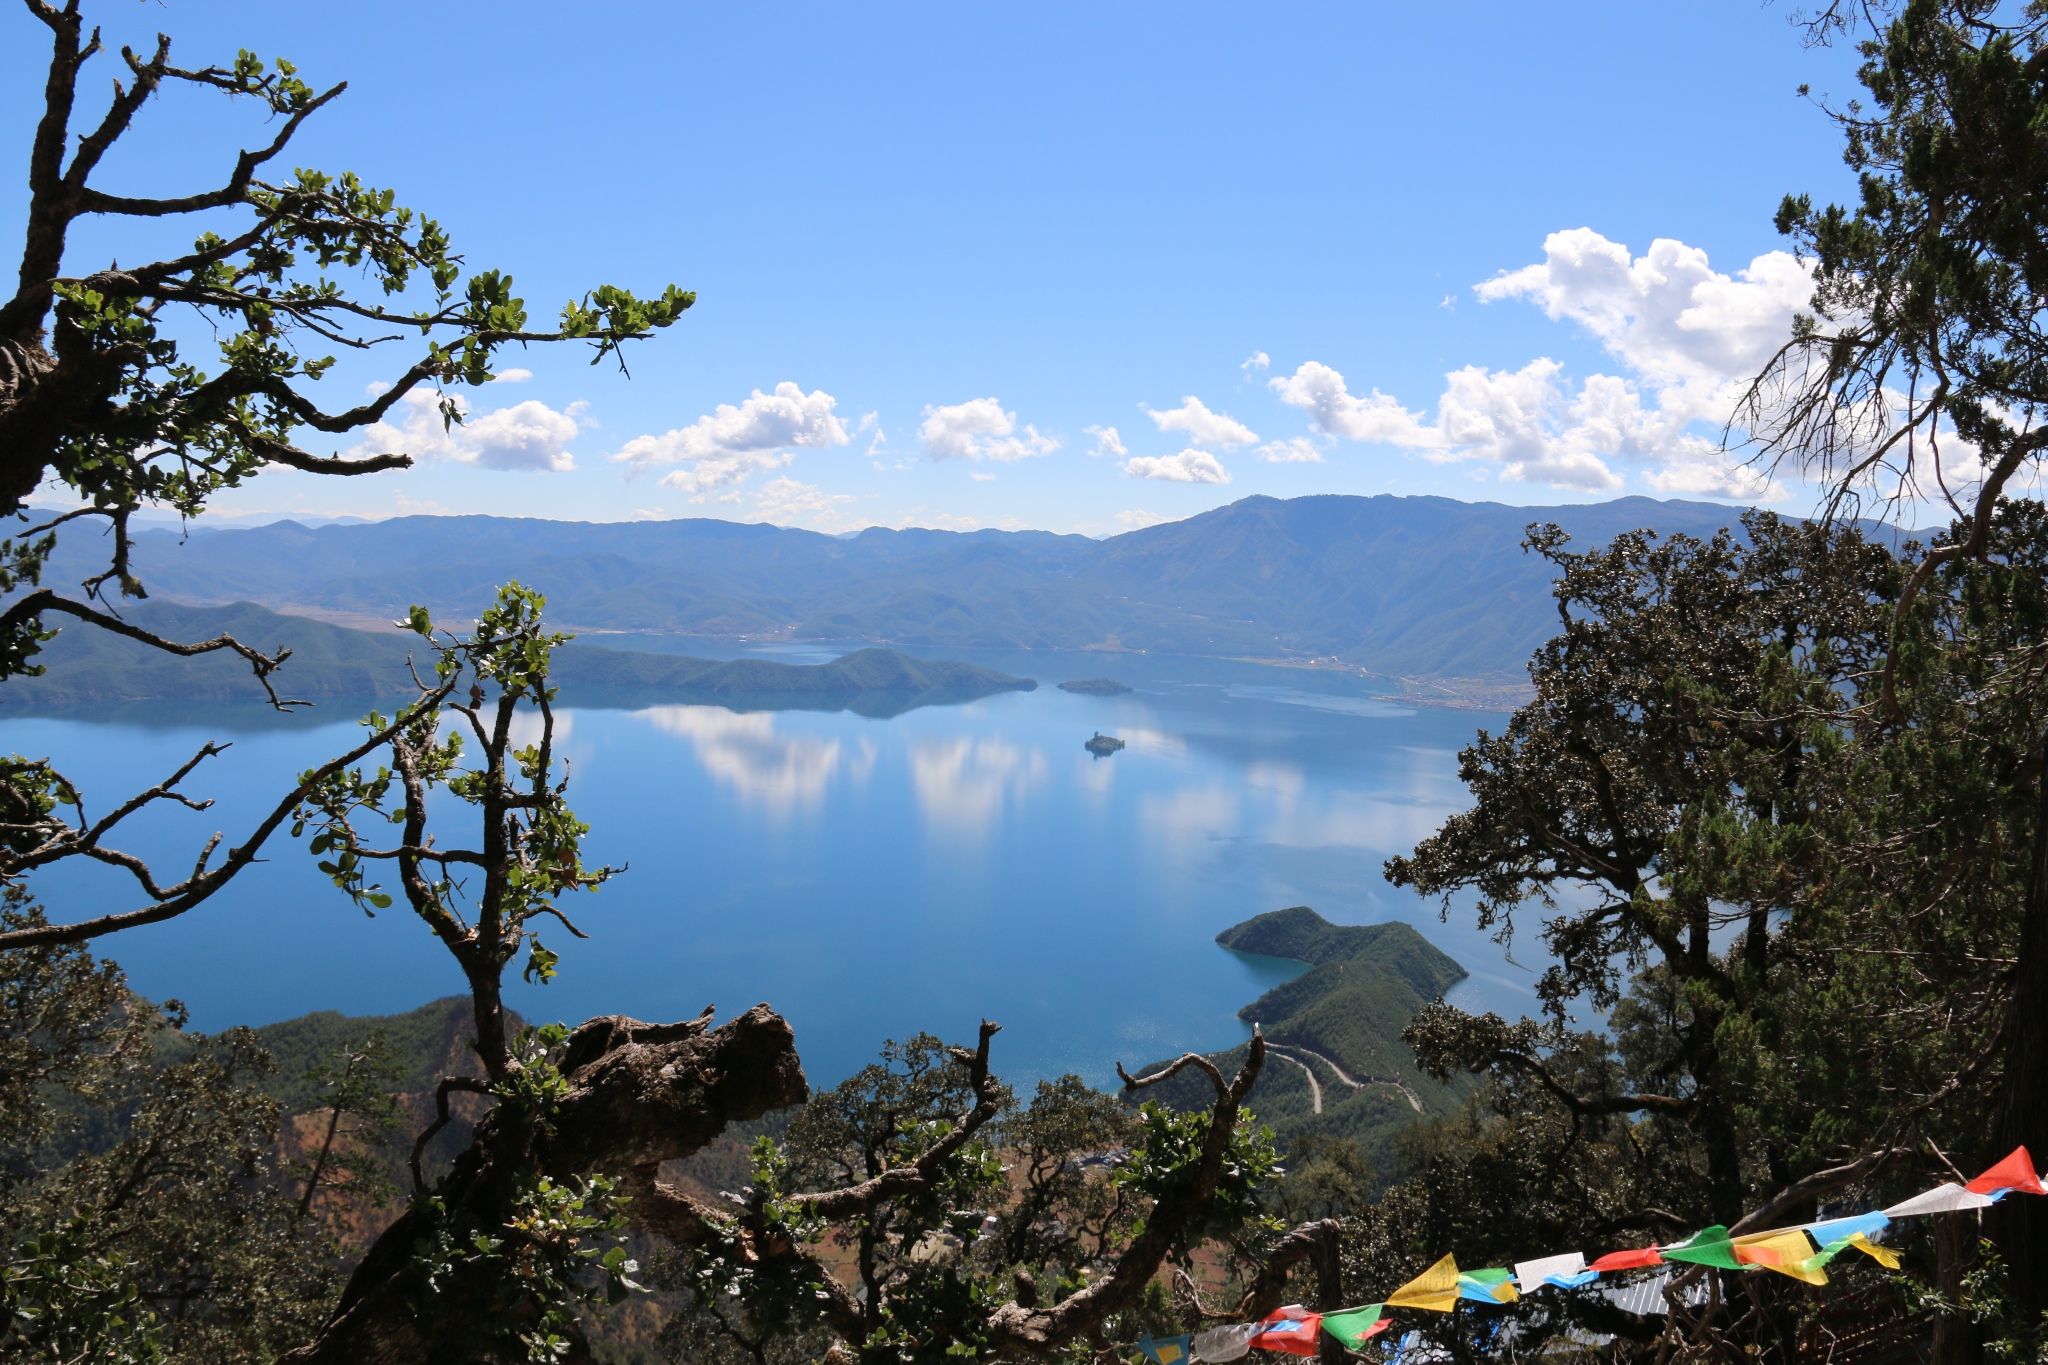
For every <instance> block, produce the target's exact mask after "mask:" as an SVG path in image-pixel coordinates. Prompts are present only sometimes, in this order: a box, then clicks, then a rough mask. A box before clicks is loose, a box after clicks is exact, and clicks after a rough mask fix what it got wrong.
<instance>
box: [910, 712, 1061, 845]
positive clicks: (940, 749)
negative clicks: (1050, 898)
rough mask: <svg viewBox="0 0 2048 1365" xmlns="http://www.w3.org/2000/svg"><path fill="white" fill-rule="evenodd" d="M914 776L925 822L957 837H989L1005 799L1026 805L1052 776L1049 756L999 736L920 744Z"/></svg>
mask: <svg viewBox="0 0 2048 1365" xmlns="http://www.w3.org/2000/svg"><path fill="white" fill-rule="evenodd" d="M910 776H911V781H912V783H913V784H914V785H915V787H916V789H917V804H918V808H919V810H921V811H922V812H923V814H924V818H925V822H926V824H927V825H929V826H931V827H933V828H943V829H945V830H946V831H947V832H949V833H953V834H974V835H981V834H986V833H987V832H988V831H989V829H990V828H991V827H992V826H993V824H994V823H995V819H996V817H997V816H998V815H1000V814H1002V811H1003V805H1004V802H1005V800H1006V799H1007V800H1010V801H1014V802H1017V803H1019V804H1021V803H1022V802H1023V799H1024V797H1025V796H1026V795H1027V794H1028V793H1029V792H1030V790H1031V789H1032V788H1033V787H1036V786H1038V785H1040V784H1041V783H1042V782H1043V781H1044V779H1045V776H1046V762H1045V755H1044V754H1042V753H1040V752H1039V751H1038V750H1037V749H1035V748H1033V749H1020V748H1018V747H1017V746H1016V745H1014V744H1011V743H1009V742H1008V741H1006V740H1003V739H998V738H994V737H991V738H987V739H969V738H967V737H966V736H964V735H961V736H955V737H952V738H947V739H925V740H919V741H918V742H917V743H915V744H913V745H912V746H911V748H910Z"/></svg>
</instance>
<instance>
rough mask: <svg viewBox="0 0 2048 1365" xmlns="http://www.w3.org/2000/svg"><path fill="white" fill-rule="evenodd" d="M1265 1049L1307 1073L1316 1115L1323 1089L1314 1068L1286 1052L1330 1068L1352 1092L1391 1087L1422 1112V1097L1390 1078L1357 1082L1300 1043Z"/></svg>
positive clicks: (1382, 1077) (1321, 1106) (1268, 1045)
mask: <svg viewBox="0 0 2048 1365" xmlns="http://www.w3.org/2000/svg"><path fill="white" fill-rule="evenodd" d="M1266 1049H1267V1051H1269V1052H1272V1053H1274V1054H1275V1055H1277V1056H1281V1057H1286V1058H1287V1060H1288V1061H1290V1062H1293V1063H1294V1064H1295V1065H1296V1066H1298V1067H1300V1068H1301V1069H1302V1070H1303V1071H1306V1072H1308V1083H1309V1085H1310V1087H1312V1088H1313V1090H1314V1091H1315V1098H1316V1112H1317V1113H1318V1114H1320V1113H1322V1112H1323V1087H1322V1086H1321V1084H1319V1083H1318V1082H1317V1080H1316V1073H1315V1070H1314V1068H1312V1067H1310V1066H1309V1064H1308V1063H1307V1062H1304V1061H1303V1060H1301V1058H1300V1057H1290V1056H1288V1052H1300V1053H1304V1054H1306V1055H1308V1056H1310V1057H1313V1058H1315V1059H1316V1060H1317V1061H1319V1062H1321V1063H1322V1064H1323V1065H1324V1066H1327V1067H1328V1068H1330V1070H1331V1071H1332V1072H1334V1073H1336V1076H1337V1079H1338V1080H1340V1081H1342V1082H1343V1083H1344V1084H1346V1085H1348V1086H1350V1087H1351V1088H1352V1089H1353V1090H1363V1089H1364V1088H1365V1087H1366V1086H1368V1085H1391V1086H1393V1087H1394V1089H1396V1090H1398V1091H1400V1092H1401V1094H1402V1095H1403V1096H1404V1097H1406V1099H1407V1101H1408V1107H1409V1108H1411V1109H1413V1110H1414V1111H1415V1112H1416V1113H1418V1114H1420V1113H1422V1112H1423V1109H1422V1097H1421V1096H1420V1095H1417V1094H1416V1093H1415V1092H1414V1091H1413V1090H1410V1089H1409V1088H1408V1087H1407V1086H1405V1085H1403V1084H1402V1083H1401V1082H1399V1081H1397V1080H1395V1079H1394V1078H1393V1077H1391V1076H1367V1077H1366V1078H1365V1079H1364V1080H1359V1079H1357V1078H1356V1077H1354V1076H1352V1075H1351V1074H1350V1073H1348V1072H1346V1071H1345V1070H1344V1068H1343V1067H1341V1066H1339V1065H1337V1063H1336V1060H1335V1059H1334V1058H1332V1057H1330V1056H1328V1055H1326V1054H1324V1053H1321V1052H1318V1051H1316V1050H1315V1049H1314V1048H1312V1047H1303V1046H1302V1045H1301V1044H1300V1043H1274V1042H1268V1043H1267V1044H1266Z"/></svg>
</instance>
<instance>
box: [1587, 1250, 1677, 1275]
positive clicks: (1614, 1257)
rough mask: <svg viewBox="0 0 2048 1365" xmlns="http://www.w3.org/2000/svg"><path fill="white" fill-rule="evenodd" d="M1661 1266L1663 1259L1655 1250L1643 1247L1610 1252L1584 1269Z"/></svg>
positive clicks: (1630, 1268)
mask: <svg viewBox="0 0 2048 1365" xmlns="http://www.w3.org/2000/svg"><path fill="white" fill-rule="evenodd" d="M1662 1264H1664V1258H1663V1257H1662V1256H1660V1255H1659V1254H1658V1253H1657V1248H1655V1247H1644V1248H1642V1249H1641V1250H1639V1251H1610V1252H1608V1253H1607V1254H1606V1255H1605V1256H1602V1257H1601V1258H1600V1259H1599V1260H1597V1261H1595V1262H1593V1264H1591V1265H1589V1266H1587V1267H1586V1269H1588V1270H1635V1269H1637V1268H1638V1267H1641V1266H1646V1265H1662Z"/></svg>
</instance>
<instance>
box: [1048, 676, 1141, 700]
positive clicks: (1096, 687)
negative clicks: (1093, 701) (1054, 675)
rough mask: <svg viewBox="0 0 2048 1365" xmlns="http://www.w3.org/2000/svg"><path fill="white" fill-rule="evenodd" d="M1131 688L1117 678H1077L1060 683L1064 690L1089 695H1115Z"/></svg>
mask: <svg viewBox="0 0 2048 1365" xmlns="http://www.w3.org/2000/svg"><path fill="white" fill-rule="evenodd" d="M1130 690H1131V689H1130V688H1128V687H1126V686H1124V685H1123V684H1122V683H1120V682H1118V681H1117V680H1116V679H1115V678H1075V679H1073V680H1072V681H1071V682H1063V683H1061V684H1060V691H1062V692H1079V693H1080V694H1081V695H1083V696H1087V697H1114V696H1119V695H1121V694H1123V693H1125V692H1128V691H1130Z"/></svg>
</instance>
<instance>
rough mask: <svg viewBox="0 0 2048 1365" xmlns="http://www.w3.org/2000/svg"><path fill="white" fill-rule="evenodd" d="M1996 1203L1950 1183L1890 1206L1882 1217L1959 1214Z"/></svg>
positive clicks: (1986, 1207)
mask: <svg viewBox="0 0 2048 1365" xmlns="http://www.w3.org/2000/svg"><path fill="white" fill-rule="evenodd" d="M1997 1202H1998V1201H1997V1200H1995V1199H1993V1198H1992V1197H1991V1196H1990V1195H1988V1194H1978V1193H1977V1192H1976V1191H1975V1190H1966V1189H1964V1188H1963V1187H1962V1186H1961V1185H1958V1184H1955V1183H1954V1182H1950V1183H1949V1184H1946V1185H1936V1186H1935V1187H1934V1188H1933V1189H1931V1190H1929V1191H1928V1192H1927V1193H1925V1194H1916V1195H1914V1196H1913V1197H1912V1198H1911V1199H1908V1200H1907V1201H1906V1202H1905V1203H1903V1204H1894V1205H1892V1206H1891V1207H1890V1208H1888V1209H1886V1210H1885V1211H1884V1216H1885V1217H1887V1218H1911V1217H1913V1216H1914V1215H1915V1214H1921V1213H1960V1212H1961V1211H1962V1210H1964V1209H1988V1208H1990V1207H1991V1206H1992V1205H1993V1204H1995V1203H1997Z"/></svg>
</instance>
